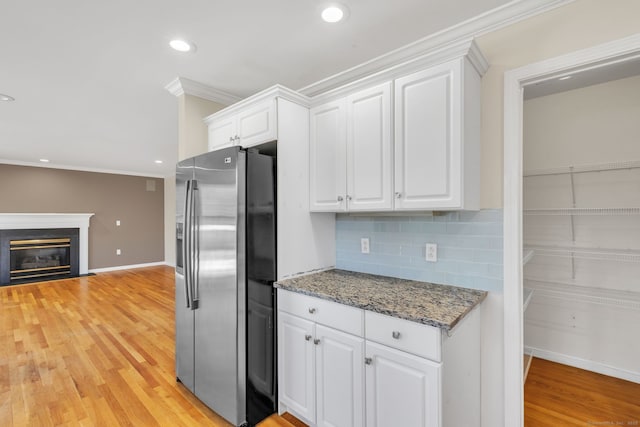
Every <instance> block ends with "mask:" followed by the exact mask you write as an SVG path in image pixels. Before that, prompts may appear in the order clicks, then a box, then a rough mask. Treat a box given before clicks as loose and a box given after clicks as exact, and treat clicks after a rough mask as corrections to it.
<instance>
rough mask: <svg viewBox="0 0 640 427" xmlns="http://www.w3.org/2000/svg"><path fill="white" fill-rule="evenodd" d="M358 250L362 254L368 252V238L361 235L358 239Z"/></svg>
mask: <svg viewBox="0 0 640 427" xmlns="http://www.w3.org/2000/svg"><path fill="white" fill-rule="evenodd" d="M360 252H361V253H363V254H368V253H369V238H368V237H363V238H362V239H360Z"/></svg>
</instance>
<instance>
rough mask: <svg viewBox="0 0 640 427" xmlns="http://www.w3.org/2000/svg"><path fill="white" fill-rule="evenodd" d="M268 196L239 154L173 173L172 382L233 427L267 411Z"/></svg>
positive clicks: (271, 233)
mask: <svg viewBox="0 0 640 427" xmlns="http://www.w3.org/2000/svg"><path fill="white" fill-rule="evenodd" d="M275 191H276V190H275V159H274V158H273V157H271V156H266V155H262V154H259V153H258V152H254V151H250V152H247V151H244V150H242V149H240V148H239V147H231V148H227V149H223V150H219V151H214V152H210V153H206V154H203V155H201V156H197V157H194V158H191V159H187V160H184V161H182V162H180V163H178V165H177V168H176V200H177V206H176V240H177V242H176V243H177V245H176V246H177V256H176V377H177V379H178V381H180V382H181V383H182V384H184V386H185V387H187V388H188V389H189V390H191V391H192V392H193V393H194V394H195V395H196V396H197V397H198V398H199V399H200V400H201V401H202V402H204V403H205V404H206V405H207V406H209V407H210V408H211V409H213V410H214V411H215V412H216V413H218V414H219V415H221V416H222V417H223V418H225V419H226V420H227V421H229V422H230V423H232V424H234V425H236V426H240V425H244V424H246V423H248V424H250V425H254V424H256V423H257V422H259V421H260V420H261V419H263V418H265V417H266V416H268V415H269V414H271V413H273V412H275V396H276V380H275V379H276V370H275V366H276V360H275V353H274V351H275V346H274V339H275V336H274V325H275V322H274V313H275V310H274V304H275V298H274V290H273V282H274V281H275V278H276V237H275V236H276V232H275V226H276V210H275V205H276V204H275V200H276V195H275Z"/></svg>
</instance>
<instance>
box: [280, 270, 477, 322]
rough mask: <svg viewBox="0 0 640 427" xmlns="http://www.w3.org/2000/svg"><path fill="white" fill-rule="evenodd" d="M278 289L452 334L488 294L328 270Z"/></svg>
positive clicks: (287, 282) (298, 278) (453, 287)
mask: <svg viewBox="0 0 640 427" xmlns="http://www.w3.org/2000/svg"><path fill="white" fill-rule="evenodd" d="M275 286H276V287H277V288H280V289H284V290H287V291H293V292H299V293H302V294H305V295H311V296H314V297H318V298H322V299H326V300H330V301H335V302H338V303H341V304H345V305H350V306H352V307H358V308H362V309H365V310H370V311H374V312H377V313H381V314H386V315H389V316H393V317H398V318H401V319H406V320H411V321H413V322H418V323H423V324H425V325H431V326H435V327H437V328H441V329H444V330H446V331H448V330H451V329H452V328H453V327H454V326H455V325H456V324H457V323H458V322H459V321H460V320H461V319H462V318H463V317H464V316H465V315H466V314H467V313H468V312H470V311H471V309H472V308H473V307H475V306H476V305H478V304H480V303H481V302H482V300H484V298H485V297H486V296H487V292H486V291H479V290H475V289H467V288H460V287H457V286H449V285H436V284H433V283H426V282H417V281H414V280H404V279H397V278H394V277H386V276H376V275H373V274H365V273H356V272H352V271H345V270H337V269H336V270H327V271H322V272H319V273H313V274H308V275H305V276H299V277H294V278H291V279H285V280H280V281H278V282H276V283H275Z"/></svg>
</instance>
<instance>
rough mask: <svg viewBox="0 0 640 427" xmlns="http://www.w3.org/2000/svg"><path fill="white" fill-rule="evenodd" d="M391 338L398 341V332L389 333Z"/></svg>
mask: <svg viewBox="0 0 640 427" xmlns="http://www.w3.org/2000/svg"><path fill="white" fill-rule="evenodd" d="M391 336H392V337H393V338H395V339H397V340H399V339H400V332H398V331H393V332H391Z"/></svg>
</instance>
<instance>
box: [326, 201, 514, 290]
mask: <svg viewBox="0 0 640 427" xmlns="http://www.w3.org/2000/svg"><path fill="white" fill-rule="evenodd" d="M362 237H368V238H369V242H370V253H368V254H362V253H360V238H362ZM425 243H436V244H437V245H438V261H437V262H435V263H434V262H428V261H425V259H424V257H425ZM336 267H337V268H340V269H344V270H351V271H358V272H362V273H372V274H379V275H382V276H392V277H400V278H403V279H412V280H420V281H424V282H431V283H441V284H447V285H455V286H463V287H466V288H473V289H483V290H487V291H500V292H501V291H502V210H500V209H491V210H482V211H475V212H469V211H465V212H443V213H435V214H434V216H431V215H416V216H361V215H353V216H352V215H348V214H338V215H337V217H336Z"/></svg>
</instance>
